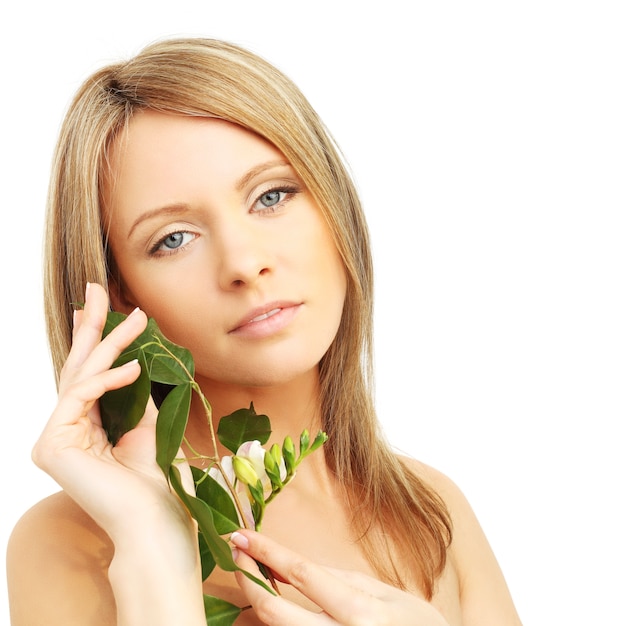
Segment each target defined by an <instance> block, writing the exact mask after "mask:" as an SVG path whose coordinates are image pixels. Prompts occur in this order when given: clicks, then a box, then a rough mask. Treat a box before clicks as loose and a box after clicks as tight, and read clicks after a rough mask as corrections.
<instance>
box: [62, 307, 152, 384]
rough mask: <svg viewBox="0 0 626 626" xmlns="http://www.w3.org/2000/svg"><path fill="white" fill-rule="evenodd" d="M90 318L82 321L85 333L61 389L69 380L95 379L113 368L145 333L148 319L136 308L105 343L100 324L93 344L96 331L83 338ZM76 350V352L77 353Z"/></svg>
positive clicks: (79, 336)
mask: <svg viewBox="0 0 626 626" xmlns="http://www.w3.org/2000/svg"><path fill="white" fill-rule="evenodd" d="M87 321H88V320H87V318H86V317H84V318H83V319H82V320H81V330H79V331H78V332H77V333H76V348H74V346H72V352H71V353H70V356H69V357H68V361H67V363H66V365H65V367H64V370H63V376H62V385H61V389H63V388H64V383H65V381H66V380H67V379H68V378H69V379H70V380H71V381H73V380H74V379H75V377H77V376H78V378H79V379H83V378H86V377H89V376H93V375H95V374H97V373H99V372H101V371H103V370H106V369H109V368H110V367H111V365H112V364H113V362H114V361H115V360H116V359H117V358H118V357H119V355H120V354H121V353H122V352H123V351H124V350H125V349H126V348H127V347H128V346H129V345H130V344H131V343H132V342H133V341H134V340H135V339H137V337H138V336H139V335H140V334H141V333H142V332H143V331H144V330H145V328H146V323H147V317H146V315H145V313H144V312H143V311H141V310H139V309H135V310H134V311H133V312H132V313H131V314H130V315H129V316H128V317H127V318H126V319H125V320H124V321H123V322H122V323H121V324H120V325H119V326H117V327H116V328H114V329H113V330H112V331H111V333H109V335H107V337H106V338H105V339H104V340H102V339H101V336H102V329H101V328H100V326H99V325H98V330H97V335H98V340H97V343H96V344H95V345H92V339H93V336H92V332H91V330H90V331H89V332H88V333H87V331H86V330H85V334H87V335H88V336H87V338H86V339H85V335H83V330H82V329H84V328H85V327H86V324H87ZM87 349H90V351H91V352H90V354H89V355H87V356H86V357H85V356H84V354H83V353H84V352H85V350H87ZM74 350H76V351H74Z"/></svg>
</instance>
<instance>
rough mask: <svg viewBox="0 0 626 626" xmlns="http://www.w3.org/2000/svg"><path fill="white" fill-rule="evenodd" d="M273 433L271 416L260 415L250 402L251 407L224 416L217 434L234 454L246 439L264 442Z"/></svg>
mask: <svg viewBox="0 0 626 626" xmlns="http://www.w3.org/2000/svg"><path fill="white" fill-rule="evenodd" d="M271 433H272V428H271V426H270V418H269V417H267V415H259V414H257V412H256V411H255V410H254V405H253V404H252V403H250V408H249V409H238V410H237V411H235V412H234V413H231V414H230V415H226V416H224V417H223V418H222V419H221V420H220V423H219V425H218V427H217V436H218V438H219V440H220V442H221V444H222V445H223V446H224V447H225V448H227V449H228V450H230V451H231V452H232V453H233V454H236V453H237V450H239V446H241V444H242V443H245V442H246V441H258V442H260V443H261V445H262V444H264V443H265V442H266V441H267V440H268V439H269V438H270V435H271Z"/></svg>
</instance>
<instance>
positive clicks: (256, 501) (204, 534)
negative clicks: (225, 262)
mask: <svg viewBox="0 0 626 626" xmlns="http://www.w3.org/2000/svg"><path fill="white" fill-rule="evenodd" d="M125 318H126V316H125V315H123V314H121V313H116V312H111V313H109V314H108V316H107V321H106V325H105V328H104V331H103V337H106V336H107V335H108V334H109V333H110V332H111V331H112V330H113V329H114V328H115V327H116V326H118V325H119V324H120V323H121V322H122V321H124V319H125ZM133 359H137V360H138V362H139V364H140V365H141V373H140V375H139V377H138V378H137V380H135V382H134V383H132V384H131V385H128V386H126V387H123V388H121V389H116V390H114V391H109V392H107V393H106V394H105V395H104V396H103V397H102V398H101V399H100V411H101V415H102V425H103V427H104V429H105V431H106V433H107V436H108V438H109V440H110V441H111V443H112V444H113V445H115V444H116V443H117V442H118V441H119V439H120V438H121V437H122V436H123V435H124V433H126V432H128V431H129V430H131V429H133V428H134V427H135V426H136V425H137V424H138V423H139V420H140V419H141V418H142V416H143V414H144V412H145V409H146V405H147V403H148V400H149V398H150V394H151V390H152V386H153V384H154V383H157V384H160V385H166V386H168V387H169V388H170V391H169V392H168V393H167V395H166V397H165V399H164V400H163V402H162V403H161V405H160V407H159V414H158V417H157V423H156V461H157V464H158V465H159V467H160V468H161V470H162V471H163V473H164V475H165V477H166V478H167V480H168V481H169V483H170V485H171V487H172V489H173V490H174V491H175V492H176V494H177V495H178V496H179V498H180V500H181V502H182V503H183V505H184V506H185V507H186V508H187V509H188V511H189V513H190V514H191V516H192V517H193V518H194V519H195V520H196V522H197V523H198V542H199V549H200V559H201V564H202V578H203V580H206V579H207V578H208V577H209V576H210V574H211V573H212V572H213V570H214V569H215V567H216V566H217V567H219V568H221V569H222V570H224V571H227V572H234V571H241V572H242V573H243V574H244V575H245V576H247V577H248V578H250V579H251V580H253V581H254V582H256V583H257V584H259V585H261V586H262V587H264V588H265V589H266V590H267V591H269V592H270V593H277V592H278V589H277V587H276V584H275V583H274V580H273V578H272V576H271V573H270V572H268V571H266V569H265V568H264V567H263V565H262V564H259V566H260V571H261V572H262V573H263V574H264V575H265V576H266V578H267V579H268V581H269V582H270V585H271V586H272V587H273V589H272V588H270V586H268V584H267V583H265V582H264V581H263V580H261V579H259V578H257V577H255V576H253V575H252V574H250V573H249V572H247V571H245V570H242V569H241V568H239V567H238V566H237V564H236V563H235V562H234V560H233V557H232V552H231V549H230V546H229V544H228V541H227V540H226V539H225V538H224V537H227V536H229V535H230V534H231V533H232V532H234V531H235V530H237V529H239V528H241V527H245V528H254V529H256V530H260V529H261V525H262V521H263V516H264V514H265V509H266V507H267V505H268V504H269V503H270V502H271V501H272V500H273V499H274V498H275V497H276V496H277V495H278V494H279V493H280V492H281V491H282V490H283V489H284V487H285V486H286V485H287V484H288V483H289V482H290V481H291V480H293V478H294V476H295V474H296V470H297V467H298V466H299V464H300V463H301V462H302V461H303V460H304V459H305V458H306V457H307V456H308V455H309V454H311V453H312V452H314V451H315V450H317V449H318V448H319V447H321V446H322V445H323V444H324V442H325V441H326V439H327V437H326V434H325V433H323V432H321V431H320V432H319V433H318V434H317V435H316V436H315V438H314V439H313V441H311V439H310V436H309V433H308V431H306V430H305V431H303V432H302V434H301V435H300V440H299V449H298V451H297V452H296V447H295V445H294V442H293V440H292V439H291V437H286V438H285V440H284V441H283V444H282V446H279V445H278V444H274V445H272V447H271V448H270V449H269V450H265V449H264V448H263V447H262V446H263V445H264V444H265V443H267V441H268V439H269V437H270V434H271V425H270V420H269V418H268V417H267V415H259V414H257V413H256V411H255V410H254V406H253V405H252V404H250V407H249V408H243V409H239V410H237V411H235V412H234V413H232V414H230V415H227V416H225V417H223V418H221V419H220V421H219V424H218V428H217V431H216V430H215V428H214V425H213V416H212V409H211V405H210V403H209V401H208V400H207V398H206V397H205V396H204V394H203V393H202V389H201V388H200V386H199V385H198V383H197V382H196V381H195V379H194V372H195V368H194V362H193V358H192V356H191V353H190V352H189V350H187V349H185V348H183V347H181V346H178V345H176V344H175V343H172V342H171V341H169V340H168V339H166V337H165V336H164V335H163V334H162V333H161V331H160V330H159V328H158V326H157V324H156V322H155V321H154V320H153V319H152V318H150V319H149V320H148V324H147V326H146V329H145V330H144V332H143V333H142V334H141V335H140V336H139V337H137V339H135V341H133V342H132V343H131V344H130V345H129V346H128V347H127V348H126V350H124V352H123V353H122V354H121V355H120V356H119V358H118V359H117V360H116V362H115V363H114V364H113V366H114V367H118V366H120V365H123V364H124V363H127V362H129V361H131V360H133ZM193 393H195V394H196V395H197V396H198V397H199V398H200V400H201V403H202V406H203V407H204V411H205V414H206V420H207V427H208V432H209V439H210V442H211V446H212V454H202V453H200V452H197V451H196V450H193V448H191V446H190V445H189V442H188V441H187V440H186V438H185V430H186V427H187V421H188V419H189V409H190V406H191V398H192V394H193ZM218 440H219V442H220V443H221V444H222V445H223V446H224V447H225V448H226V449H227V450H229V451H230V452H232V453H233V454H232V456H225V457H222V458H220V457H219V453H218V447H217V442H218ZM183 442H185V443H186V444H187V446H188V447H189V449H190V450H192V452H193V454H194V459H196V460H204V461H206V463H207V465H208V468H207V469H206V470H203V469H200V468H197V467H193V466H192V468H191V471H192V475H193V478H194V483H195V494H189V493H187V492H186V491H185V489H184V488H183V485H182V481H181V476H180V472H179V469H178V467H177V464H178V462H179V459H178V458H177V455H178V451H179V449H180V447H181V445H182V443H183ZM204 605H205V613H206V617H207V623H209V621H210V623H211V624H213V625H218V626H231V625H232V624H233V622H234V621H235V619H237V617H238V616H239V614H240V613H241V611H243V610H244V608H240V607H238V606H235V605H233V604H231V603H229V602H226V601H225V600H222V599H221V598H215V597H213V596H208V595H205V596H204ZM245 608H248V607H245Z"/></svg>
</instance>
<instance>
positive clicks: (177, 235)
mask: <svg viewBox="0 0 626 626" xmlns="http://www.w3.org/2000/svg"><path fill="white" fill-rule="evenodd" d="M195 236H196V235H194V233H189V232H187V231H184V230H176V231H174V232H172V233H170V234H169V235H166V236H165V237H163V238H162V239H159V241H157V242H156V243H155V244H154V246H153V247H152V249H151V250H150V254H153V255H167V254H174V253H175V252H178V251H179V250H181V249H182V248H184V247H185V246H186V245H187V244H188V243H189V242H190V241H191V240H192V239H194V238H195Z"/></svg>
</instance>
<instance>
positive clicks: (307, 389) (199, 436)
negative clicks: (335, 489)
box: [185, 370, 323, 456]
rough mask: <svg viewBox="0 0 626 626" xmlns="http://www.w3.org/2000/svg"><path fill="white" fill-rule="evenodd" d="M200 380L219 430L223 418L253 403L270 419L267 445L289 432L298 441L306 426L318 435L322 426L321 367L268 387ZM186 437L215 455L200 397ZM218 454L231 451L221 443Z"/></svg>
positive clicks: (194, 444) (214, 423) (196, 401)
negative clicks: (318, 370) (270, 429)
mask: <svg viewBox="0 0 626 626" xmlns="http://www.w3.org/2000/svg"><path fill="white" fill-rule="evenodd" d="M196 380H197V382H198V383H199V385H200V387H201V388H202V393H203V394H204V395H205V397H206V398H207V400H208V401H209V403H210V404H211V409H212V420H213V428H214V429H215V430H217V425H218V423H219V420H220V418H222V417H223V416H225V415H229V414H230V413H232V412H233V411H236V410H237V409H241V408H247V407H249V406H250V403H253V404H254V409H255V411H256V412H257V413H258V414H265V415H267V416H268V417H269V419H270V423H271V427H272V434H271V436H270V440H269V441H268V443H267V444H266V446H267V447H269V446H271V445H272V444H273V443H278V444H279V445H282V442H283V440H284V438H285V437H286V436H288V435H289V436H290V437H291V438H292V439H293V440H294V441H297V440H298V438H299V437H300V433H301V432H302V431H303V430H304V429H305V428H306V429H308V431H309V433H310V434H311V436H312V437H314V436H315V435H316V434H317V432H318V430H319V429H320V428H321V398H320V386H319V376H318V372H317V370H315V371H314V372H309V373H307V374H305V375H303V376H300V377H298V378H296V379H294V380H291V381H289V382H287V383H283V384H281V385H276V386H265V387H242V386H237V385H231V384H224V383H216V382H214V381H209V380H203V379H201V378H199V377H198V378H197V379H196ZM185 436H186V438H187V440H188V441H189V443H190V444H191V446H192V447H193V448H194V449H195V450H196V451H198V452H201V453H203V454H209V455H212V454H213V448H212V442H211V438H210V430H209V428H208V425H207V417H206V414H205V412H204V408H203V406H202V404H201V402H200V401H199V399H198V398H197V397H194V398H193V400H192V406H191V412H190V414H189V422H188V425H187V430H186V433H185ZM218 454H219V455H220V456H223V455H224V454H230V452H228V451H227V450H226V449H225V448H223V447H222V446H221V444H219V442H218ZM316 456H317V455H316ZM321 456H323V455H321Z"/></svg>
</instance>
